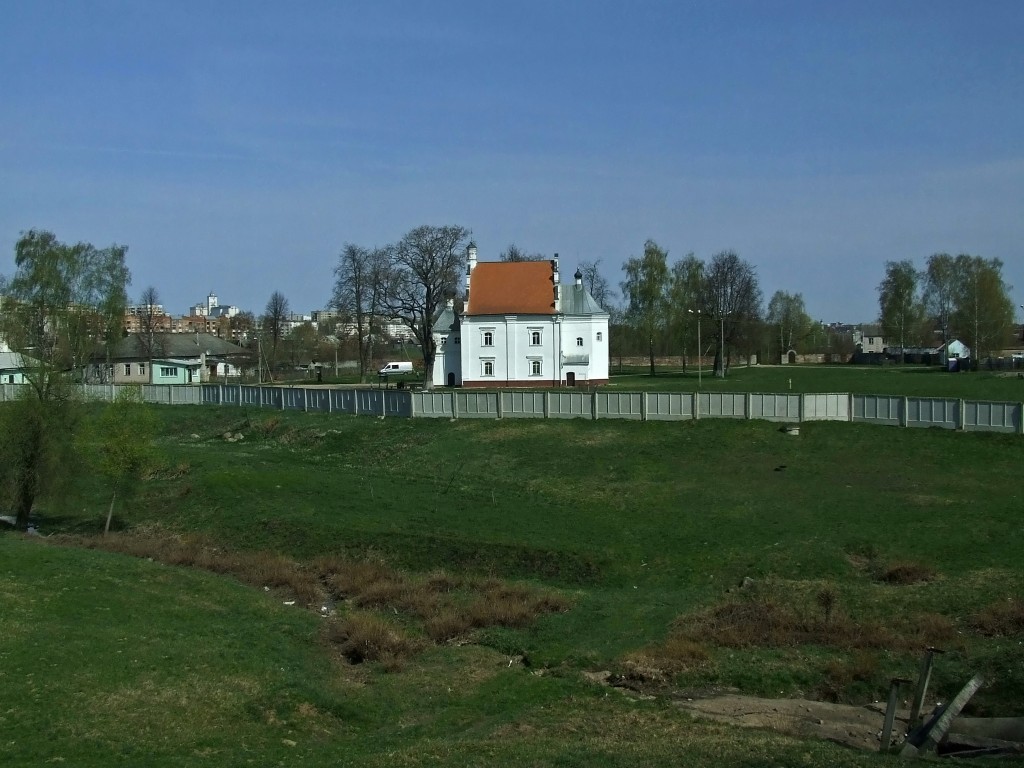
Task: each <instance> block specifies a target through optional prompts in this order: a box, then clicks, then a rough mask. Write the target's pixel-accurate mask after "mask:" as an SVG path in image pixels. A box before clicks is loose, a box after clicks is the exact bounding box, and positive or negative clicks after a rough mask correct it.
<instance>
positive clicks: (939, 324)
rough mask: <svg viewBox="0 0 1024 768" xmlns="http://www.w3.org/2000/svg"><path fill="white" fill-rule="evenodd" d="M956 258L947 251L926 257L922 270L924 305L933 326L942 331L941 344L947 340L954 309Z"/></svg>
mask: <svg viewBox="0 0 1024 768" xmlns="http://www.w3.org/2000/svg"><path fill="white" fill-rule="evenodd" d="M957 283H958V276H957V269H956V260H955V259H954V258H953V257H952V256H950V255H949V254H948V253H936V254H933V255H931V256H929V257H928V263H927V265H926V266H925V272H924V307H925V312H926V313H927V314H928V317H929V319H930V320H931V322H932V325H933V327H935V328H937V329H938V330H939V331H940V332H941V333H942V344H943V346H945V344H946V342H948V341H949V337H950V329H951V326H952V323H953V312H954V310H955V309H956V295H957V290H958V288H957Z"/></svg>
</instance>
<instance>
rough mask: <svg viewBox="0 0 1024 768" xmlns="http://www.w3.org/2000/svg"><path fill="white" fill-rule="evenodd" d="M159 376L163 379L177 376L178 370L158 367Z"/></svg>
mask: <svg viewBox="0 0 1024 768" xmlns="http://www.w3.org/2000/svg"><path fill="white" fill-rule="evenodd" d="M160 375H161V376H164V377H171V376H177V375H178V369H177V368H174V367H172V366H169V365H161V366H160Z"/></svg>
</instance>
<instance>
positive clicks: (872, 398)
mask: <svg viewBox="0 0 1024 768" xmlns="http://www.w3.org/2000/svg"><path fill="white" fill-rule="evenodd" d="M851 400H852V404H853V416H852V418H851V421H863V422H868V423H871V424H886V425H889V426H897V427H898V426H900V425H902V424H903V423H904V403H905V401H906V398H905V397H896V396H893V395H853V397H852V398H851Z"/></svg>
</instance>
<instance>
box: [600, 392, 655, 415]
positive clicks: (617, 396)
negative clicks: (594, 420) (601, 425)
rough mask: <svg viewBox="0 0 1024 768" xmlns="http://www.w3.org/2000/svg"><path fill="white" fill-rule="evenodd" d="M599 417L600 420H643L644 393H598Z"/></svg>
mask: <svg viewBox="0 0 1024 768" xmlns="http://www.w3.org/2000/svg"><path fill="white" fill-rule="evenodd" d="M597 417H598V418H599V419H642V418H643V417H644V393H643V392H598V393H597Z"/></svg>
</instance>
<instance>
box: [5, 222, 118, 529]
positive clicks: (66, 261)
mask: <svg viewBox="0 0 1024 768" xmlns="http://www.w3.org/2000/svg"><path fill="white" fill-rule="evenodd" d="M126 252H127V248H126V247H124V246H118V245H114V246H110V247H109V248H105V249H98V248H95V247H94V246H92V245H90V244H88V243H77V244H75V245H67V244H65V243H62V242H60V241H59V240H57V238H56V237H55V236H54V235H53V234H52V233H51V232H45V231H40V230H31V231H29V232H27V233H26V234H23V235H22V236H21V238H20V239H19V240H18V242H17V244H16V246H15V259H14V261H15V266H16V267H17V270H16V272H15V274H14V275H13V276H12V277H11V278H10V279H9V280H4V281H3V284H2V286H0V293H2V295H3V303H2V305H0V334H2V335H3V337H4V338H5V339H6V340H7V342H8V344H9V345H10V346H11V347H12V348H13V349H15V350H17V351H18V352H21V353H22V354H23V355H25V356H26V357H27V358H31V359H32V360H33V361H34V362H33V363H32V365H30V366H29V367H28V368H27V369H26V370H25V376H26V379H27V381H28V384H29V386H28V387H26V388H25V390H24V391H23V392H22V395H21V397H19V398H18V399H17V400H16V401H15V402H13V403H11V404H8V405H6V406H3V407H2V408H0V413H2V421H3V425H2V432H0V434H3V435H4V440H3V441H0V465H2V469H0V477H2V478H3V480H4V496H5V499H6V501H7V502H8V503H9V504H10V506H11V507H12V508H13V510H14V513H15V518H16V525H17V527H19V528H21V529H25V528H26V527H27V526H28V522H29V517H30V515H31V513H32V510H33V507H34V506H35V503H36V501H37V499H39V498H42V497H44V496H46V495H47V494H48V493H49V494H51V495H53V494H52V492H53V491H54V489H55V488H56V487H57V486H59V485H60V483H61V482H63V481H65V480H66V479H67V477H68V476H69V470H70V469H71V468H73V467H74V466H77V462H74V461H72V460H71V459H70V456H69V454H70V452H71V451H72V450H73V445H74V443H75V440H74V435H75V432H76V429H77V427H78V424H79V418H78V408H77V402H76V398H75V391H74V390H73V389H72V388H71V387H70V386H69V384H70V382H71V381H72V380H73V379H74V378H75V377H77V376H79V375H84V368H85V366H86V364H87V363H88V361H89V359H90V357H91V356H92V355H94V354H96V353H97V351H100V352H102V351H103V349H104V348H106V349H107V350H108V355H109V347H110V344H111V343H112V342H113V341H114V339H116V338H118V337H119V335H120V329H121V323H122V322H123V318H124V308H125V304H126V303H127V293H126V287H127V284H128V282H129V280H130V277H129V273H128V268H127V267H126V266H125V260H124V257H125V253H126Z"/></svg>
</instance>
